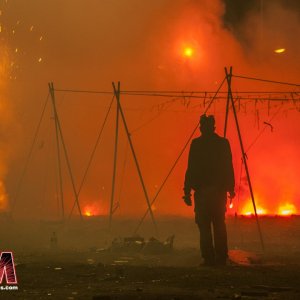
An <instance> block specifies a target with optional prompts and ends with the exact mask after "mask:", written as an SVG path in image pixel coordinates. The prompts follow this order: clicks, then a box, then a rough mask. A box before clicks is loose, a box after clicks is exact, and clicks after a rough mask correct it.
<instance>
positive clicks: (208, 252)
mask: <svg viewBox="0 0 300 300" xmlns="http://www.w3.org/2000/svg"><path fill="white" fill-rule="evenodd" d="M196 223H197V225H198V227H199V231H200V250H201V254H202V257H203V259H204V263H205V264H207V265H214V264H215V253H214V247H213V240H212V232H211V218H210V216H208V215H204V214H203V213H202V214H201V215H200V214H199V213H197V212H196Z"/></svg>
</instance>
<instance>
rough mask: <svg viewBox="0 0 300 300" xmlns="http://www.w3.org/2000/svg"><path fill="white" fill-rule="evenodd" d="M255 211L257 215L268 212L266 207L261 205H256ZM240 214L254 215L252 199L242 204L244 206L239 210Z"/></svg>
mask: <svg viewBox="0 0 300 300" xmlns="http://www.w3.org/2000/svg"><path fill="white" fill-rule="evenodd" d="M256 213H257V214H258V215H266V214H267V213H268V212H267V210H266V209H264V208H262V207H261V206H258V205H256ZM241 215H244V216H252V215H254V208H253V204H252V201H248V202H247V204H246V205H245V206H244V208H243V209H242V211H241Z"/></svg>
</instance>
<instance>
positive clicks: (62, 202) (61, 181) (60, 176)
mask: <svg viewBox="0 0 300 300" xmlns="http://www.w3.org/2000/svg"><path fill="white" fill-rule="evenodd" d="M48 86H49V92H50V96H51V100H52V106H53V114H54V123H55V137H56V151H57V164H58V179H59V194H60V202H61V204H60V205H61V210H62V219H63V220H64V218H65V208H64V192H63V179H62V172H61V154H60V141H59V129H58V118H57V112H56V103H55V95H54V87H53V83H49V84H48Z"/></svg>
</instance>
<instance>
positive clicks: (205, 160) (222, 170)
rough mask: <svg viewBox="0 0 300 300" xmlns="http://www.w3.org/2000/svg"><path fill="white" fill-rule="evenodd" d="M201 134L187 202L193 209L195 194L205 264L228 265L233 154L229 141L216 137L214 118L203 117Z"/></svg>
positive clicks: (192, 150) (187, 179)
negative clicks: (227, 213)
mask: <svg viewBox="0 0 300 300" xmlns="http://www.w3.org/2000/svg"><path fill="white" fill-rule="evenodd" d="M200 131H201V136H200V137H198V138H196V139H194V140H193V141H192V143H191V148H190V153H189V160H188V168H187V171H186V174H185V182H184V197H183V199H184V202H185V203H186V204H187V205H189V206H191V205H192V201H191V191H192V190H194V202H195V209H194V210H195V221H196V223H197V225H198V227H199V231H200V249H201V253H202V257H203V259H204V264H205V265H215V264H219V265H225V264H226V260H227V257H228V248H227V232H226V225H225V212H226V202H227V193H228V192H229V197H230V198H233V197H234V196H235V193H234V172H233V166H232V156H231V150H230V145H229V142H228V140H227V139H225V138H222V137H220V136H219V135H217V134H216V133H215V119H214V116H206V115H202V116H201V118H200ZM212 231H213V233H212Z"/></svg>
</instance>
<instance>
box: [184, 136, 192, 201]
mask: <svg viewBox="0 0 300 300" xmlns="http://www.w3.org/2000/svg"><path fill="white" fill-rule="evenodd" d="M193 156H194V144H193V142H192V143H191V147H190V152H189V158H188V166H187V170H186V172H185V180H184V188H183V191H184V196H183V197H182V198H183V199H184V202H185V203H186V204H187V205H189V206H190V205H192V200H191V190H192V166H193Z"/></svg>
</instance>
